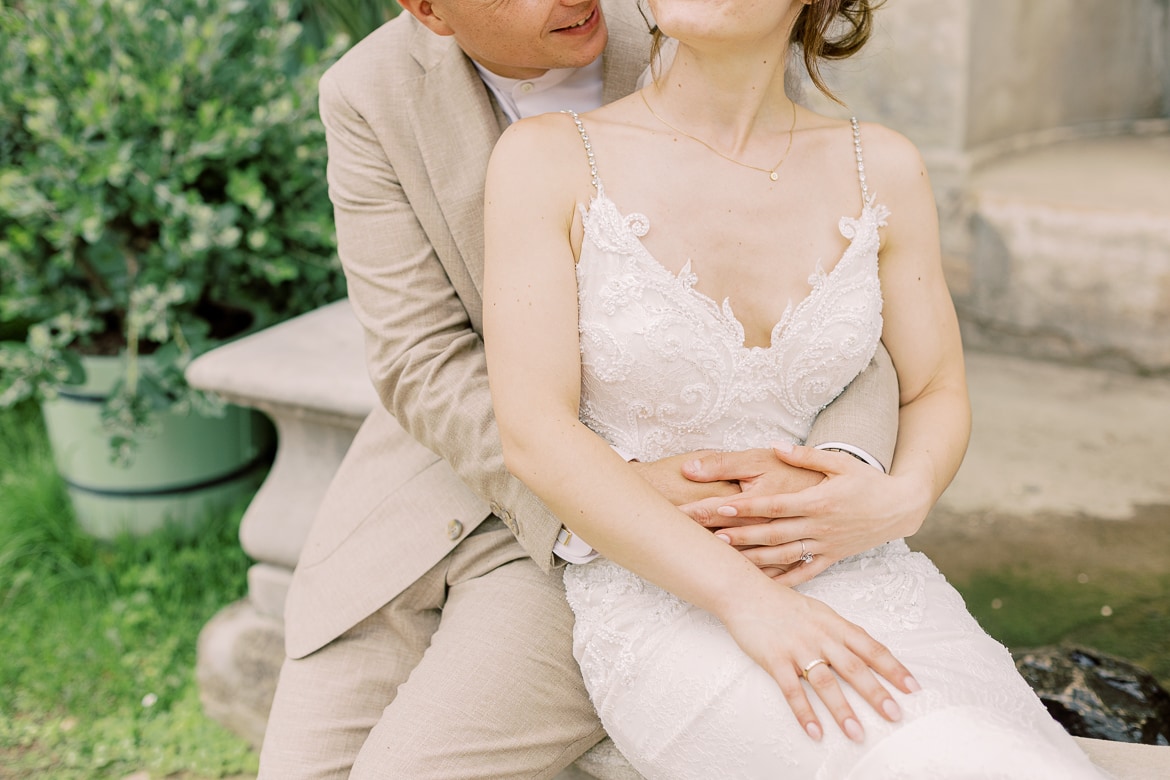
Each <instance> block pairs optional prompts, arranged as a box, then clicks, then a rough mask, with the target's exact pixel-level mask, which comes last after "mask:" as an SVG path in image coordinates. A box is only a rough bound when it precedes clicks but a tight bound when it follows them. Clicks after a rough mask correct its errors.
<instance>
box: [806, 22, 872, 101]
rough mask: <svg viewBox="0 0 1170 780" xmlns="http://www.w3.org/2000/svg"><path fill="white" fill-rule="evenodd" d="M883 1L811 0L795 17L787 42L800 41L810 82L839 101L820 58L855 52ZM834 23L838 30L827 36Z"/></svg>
mask: <svg viewBox="0 0 1170 780" xmlns="http://www.w3.org/2000/svg"><path fill="white" fill-rule="evenodd" d="M884 2H885V0H813V1H812V2H811V3H809V4H808V5H806V6H805V7H804V8H802V9H800V15H799V16H797V17H796V24H794V25H793V26H792V38H791V39H790V42H791V43H796V44H799V45H800V49H801V53H802V56H803V59H804V68H805V70H807V71H808V76H809V78H811V79H812V82H813V84H816V86H817V89H819V90H820V91H821V92H824V93H825V94H826V95H828V96H829V97H830V98H832V99H833V100H836V101H837V102H838V103H840V102H841V101H840V100H837V96H836V95H834V94H833V91H832V90H830V89H829V87H828V85H827V84H825V81H824V79H823V78H821V69H820V61H821V60H822V59H824V60H843V59H846V58H847V57H852V56H853V55H854V54H856V53H857V52H858V51H859V50H860V49H861V47H862V46H864V45H865V43H866V41H868V40H869V36H870V34H871V33H872V32H873V12H874V11H876V10H877V9H878V7H879V6H881V5H882V3H884ZM834 25H838V27H839V34H837V35H833V36H832V37H830V30H831V28H833V27H834Z"/></svg>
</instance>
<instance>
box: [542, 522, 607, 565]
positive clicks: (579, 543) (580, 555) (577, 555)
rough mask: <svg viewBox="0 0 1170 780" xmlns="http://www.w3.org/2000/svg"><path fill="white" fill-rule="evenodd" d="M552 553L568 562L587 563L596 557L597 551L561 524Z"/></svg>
mask: <svg viewBox="0 0 1170 780" xmlns="http://www.w3.org/2000/svg"><path fill="white" fill-rule="evenodd" d="M553 555H555V556H557V557H558V558H560V559H562V560H565V561H568V562H569V563H589V561H591V560H593V559H594V558H596V557H597V551H596V550H594V549H593V548H592V547H590V546H589V545H588V544H586V543H585V540H584V539H582V538H581V537H580V536H577V535H576V534H575V533H573V532H572V531H570V530H569V529H568V528H565V527H564V526H561V532H560V533H559V534H557V543H556V544H554V545H553Z"/></svg>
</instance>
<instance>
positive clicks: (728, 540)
mask: <svg viewBox="0 0 1170 780" xmlns="http://www.w3.org/2000/svg"><path fill="white" fill-rule="evenodd" d="M715 538H716V539H722V540H723V541H725V542H727V543H728V544H731V537H730V536H728V535H727V534H715Z"/></svg>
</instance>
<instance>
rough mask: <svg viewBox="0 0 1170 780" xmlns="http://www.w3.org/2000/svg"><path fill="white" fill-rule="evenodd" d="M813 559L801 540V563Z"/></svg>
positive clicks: (810, 561) (809, 561)
mask: <svg viewBox="0 0 1170 780" xmlns="http://www.w3.org/2000/svg"><path fill="white" fill-rule="evenodd" d="M812 559H813V554H812V553H810V552H809V551H808V550H806V549H805V548H804V539H801V540H800V562H801V563H812ZM822 663H823V662H822Z"/></svg>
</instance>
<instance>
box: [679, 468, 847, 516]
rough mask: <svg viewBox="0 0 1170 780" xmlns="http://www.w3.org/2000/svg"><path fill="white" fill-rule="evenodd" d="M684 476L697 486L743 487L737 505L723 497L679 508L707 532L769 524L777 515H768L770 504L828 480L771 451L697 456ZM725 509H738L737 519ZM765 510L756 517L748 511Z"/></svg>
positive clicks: (711, 498)
mask: <svg viewBox="0 0 1170 780" xmlns="http://www.w3.org/2000/svg"><path fill="white" fill-rule="evenodd" d="M682 471H683V476H685V477H686V478H687V479H690V480H694V481H695V482H704V483H711V482H720V481H730V482H734V483H736V484H738V485H739V490H738V491H737V495H736V496H735V498H736V499H737V500H736V501H734V502H728V500H727V499H726V498H725V497H723V496H718V495H715V496H710V497H705V498H703V499H702V500H699V501H693V502H691V503H689V504H683V505H682V506H680V507H679V509H681V510H682V511H684V512H686V513H687V514H688V515H690V517H691V519H692V520H694V521H695V522H697V523H699V525H703V526H706V527H707V528H712V529H718V528H727V527H730V526H741V525H755V524H757V523H765V522H767V521H769V520H771V519H772V518H774V517H776V516H777V515H772V514H768V513H767V510H768V506H769V501H770V500H771V499H773V498H779V497H782V496H785V495H787V494H790V493H796V492H798V491H801V490H803V489H805V488H808V487H812V486H813V485H816V484H818V483H819V482H821V481H822V480H824V479H825V475H824V474H823V473H821V472H819V471H815V470H810V469H807V468H802V467H800V466H794V465H790V464H788V463H785V462H784V461H782V460H780V459H779V458H778V457H776V453H775V452H773V451H772V450H771V449H754V450H741V451H739V452H714V451H712V452H693V453H691V454H690V456H689V457H687V458H686V459H685V460H684V462H683V466H682ZM723 506H735V507H737V509H739V510H740V511H737V513H736V514H735V515H734V516H727V515H725V514H720V513H719V509H720V508H721V507H723ZM749 507H751V508H752V509H753V511H754V510H756V509H759V510H762V511H761V513H760V514H755V515H753V514H752V513H751V512H750V511H748V508H749Z"/></svg>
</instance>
